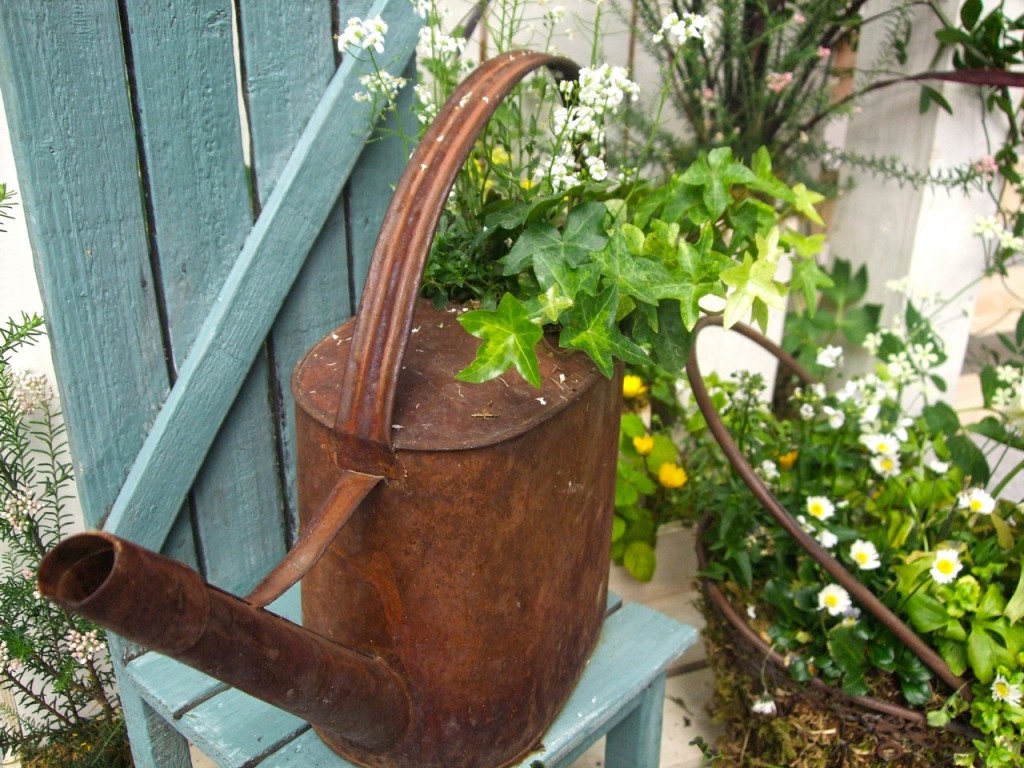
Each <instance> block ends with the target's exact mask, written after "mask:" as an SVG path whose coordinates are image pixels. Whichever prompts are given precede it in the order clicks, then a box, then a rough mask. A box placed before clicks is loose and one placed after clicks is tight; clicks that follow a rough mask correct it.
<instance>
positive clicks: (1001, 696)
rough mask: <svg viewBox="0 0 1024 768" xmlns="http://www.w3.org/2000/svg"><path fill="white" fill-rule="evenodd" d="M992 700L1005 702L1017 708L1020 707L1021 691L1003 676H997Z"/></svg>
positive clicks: (993, 682)
mask: <svg viewBox="0 0 1024 768" xmlns="http://www.w3.org/2000/svg"><path fill="white" fill-rule="evenodd" d="M992 698H993V699H995V700H996V701H1005V702H1006V703H1007V704H1012V705H1013V706H1015V707H1019V706H1020V700H1021V690H1020V686H1019V685H1015V684H1014V683H1011V682H1009V681H1008V680H1007V679H1006V677H1004V676H1003V675H996V678H995V680H993V681H992Z"/></svg>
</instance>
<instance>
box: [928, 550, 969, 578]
mask: <svg viewBox="0 0 1024 768" xmlns="http://www.w3.org/2000/svg"><path fill="white" fill-rule="evenodd" d="M963 567H964V565H963V563H961V562H960V553H959V552H957V551H956V550H955V549H951V548H950V547H940V548H939V549H937V550H935V562H934V563H933V564H932V567H931V570H930V571H929V573H930V574H931V576H932V578H933V579H935V581H937V582H938V583H939V584H949V583H950V582H951V581H953V579H955V578H956V577H957V574H959V573H960V571H961V569H963Z"/></svg>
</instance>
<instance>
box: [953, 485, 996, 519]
mask: <svg viewBox="0 0 1024 768" xmlns="http://www.w3.org/2000/svg"><path fill="white" fill-rule="evenodd" d="M957 506H958V507H959V508H960V509H966V510H968V511H969V512H974V513H977V514H979V515H991V514H992V510H994V509H995V508H996V500H995V499H993V498H992V496H990V495H989V494H988V492H987V491H985V489H984V488H970V489H968V490H967V491H966V492H965V493H961V494H960V498H959V500H958V501H957Z"/></svg>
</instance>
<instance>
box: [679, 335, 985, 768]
mask: <svg viewBox="0 0 1024 768" xmlns="http://www.w3.org/2000/svg"><path fill="white" fill-rule="evenodd" d="M712 325H719V326H720V325H721V318H718V317H712V318H705V319H704V320H702V321H701V323H700V324H699V325H698V328H697V331H698V332H699V331H700V330H701V329H702V328H706V327H708V326H712ZM731 330H733V331H736V332H739V333H740V334H742V335H743V336H745V337H747V338H748V339H750V340H751V341H753V342H754V343H756V344H758V345H759V346H760V347H762V348H763V349H764V350H766V351H767V352H769V353H770V354H772V355H773V356H774V357H775V358H776V359H777V361H778V363H779V364H780V366H782V367H783V368H784V369H785V370H786V371H787V372H788V373H791V374H792V375H793V376H794V377H795V378H796V379H797V380H798V383H799V384H801V385H804V386H807V385H810V384H813V383H814V382H815V379H814V378H813V377H812V376H811V375H810V374H809V373H808V372H807V371H806V370H805V369H804V368H803V367H802V366H801V365H800V364H799V363H798V362H797V361H796V360H795V359H794V358H793V357H792V356H790V355H789V354H788V353H786V352H785V351H784V350H783V349H782V348H781V347H779V346H778V345H777V344H775V343H773V342H771V341H770V340H768V339H766V338H765V337H764V336H762V335H761V334H759V333H757V332H756V331H754V330H753V329H751V328H748V327H746V326H740V325H737V326H733V327H732V328H731ZM695 338H696V334H695ZM687 375H688V377H689V380H690V384H691V388H692V392H693V396H694V400H695V401H696V403H697V405H698V407H699V408H700V410H701V412H702V414H703V416H704V418H705V420H706V422H707V424H708V428H709V431H710V432H711V434H712V435H713V436H714V438H715V440H716V442H717V443H718V445H719V446H720V447H721V449H722V451H723V453H724V454H725V456H726V458H727V459H728V462H729V464H730V466H731V469H732V471H733V472H734V473H735V475H737V476H738V477H739V478H741V479H742V480H743V482H744V484H745V485H746V486H747V487H748V488H749V489H750V491H751V492H752V493H753V495H754V497H755V498H756V503H758V504H760V505H761V506H762V507H763V508H764V510H765V511H767V512H768V513H769V515H770V516H771V518H773V520H774V523H775V524H777V526H778V527H779V528H780V529H782V530H783V531H785V533H786V534H787V535H788V536H789V537H791V538H792V539H794V540H795V541H796V543H797V544H798V545H799V547H800V548H801V549H802V550H803V552H804V553H806V555H807V557H809V558H812V559H813V560H814V561H815V562H816V563H817V564H818V565H819V566H820V567H821V568H822V569H823V570H824V571H825V572H826V573H827V574H828V575H829V577H831V578H832V579H833V580H834V581H835V583H837V584H839V585H841V586H842V587H843V588H844V589H845V590H846V591H847V592H848V593H849V594H850V596H851V597H852V599H853V601H854V602H855V603H856V604H857V605H859V607H860V608H861V609H863V610H864V611H865V612H867V613H870V614H871V615H872V616H873V617H874V618H875V619H877V620H878V621H879V622H880V623H881V625H883V626H884V627H885V629H886V630H888V632H890V633H891V634H892V635H893V636H894V637H895V638H897V639H898V640H899V641H900V642H901V643H902V644H903V645H904V646H906V648H908V649H909V650H910V651H912V652H913V654H914V655H915V656H917V658H919V659H920V660H921V662H923V663H924V665H925V666H926V667H927V668H928V669H929V670H930V671H931V673H932V675H933V677H934V678H937V679H938V680H941V681H943V683H945V685H946V686H947V687H948V692H949V693H952V692H953V691H964V690H967V687H968V686H967V684H966V681H964V680H963V679H961V678H960V677H958V676H957V675H955V674H954V673H953V672H952V671H951V670H950V668H949V666H948V665H947V664H946V662H945V661H944V660H943V659H942V657H941V656H939V655H938V654H937V653H936V652H935V650H933V649H932V648H931V647H930V646H929V645H928V644H927V643H926V642H925V641H924V640H922V639H921V638H920V637H919V636H918V635H917V634H916V633H915V632H914V630H913V629H911V628H910V627H909V626H908V625H907V624H906V623H904V621H903V620H902V619H901V618H900V617H898V616H897V615H896V614H895V613H893V612H892V611H891V610H890V609H889V608H888V607H887V606H886V605H885V604H883V603H882V602H881V601H880V600H879V599H878V598H877V597H876V596H875V595H874V594H872V593H871V591H870V590H869V589H868V588H867V587H866V586H865V585H864V584H863V583H862V582H860V581H859V580H858V579H857V578H856V577H854V576H853V575H852V574H851V573H850V572H849V571H848V570H847V569H846V568H845V567H844V566H843V565H842V564H841V563H840V562H839V561H838V560H836V559H835V558H834V557H833V556H832V555H831V554H830V553H829V551H828V550H827V549H825V548H824V547H823V546H822V545H821V544H819V543H818V542H817V541H816V540H815V538H814V537H813V536H812V535H810V534H809V533H808V532H807V531H805V530H804V528H803V527H802V526H801V525H800V523H799V522H798V521H797V520H796V518H795V517H794V516H793V515H791V514H790V513H789V512H788V511H787V510H786V509H785V507H784V506H783V505H782V503H781V502H780V501H779V500H778V499H777V498H776V497H775V495H774V494H773V493H772V491H771V489H770V488H769V487H768V485H767V484H766V483H765V482H764V481H763V480H762V479H761V477H760V476H759V475H758V473H757V472H756V471H755V470H754V468H753V466H752V465H751V463H750V462H749V461H748V459H747V457H746V456H745V455H744V453H743V452H742V450H741V449H740V448H739V446H738V445H737V443H736V441H735V440H734V438H733V436H732V435H731V434H730V432H729V429H728V428H727V427H726V425H725V423H724V421H723V420H722V418H721V415H720V414H719V413H718V411H717V408H716V406H715V405H714V403H713V401H712V398H711V396H710V394H709V392H708V389H707V387H706V385H705V382H704V379H703V376H702V375H701V372H700V368H699V365H698V363H697V357H696V342H695V343H694V347H693V349H692V350H691V354H690V359H689V362H688V364H687ZM711 522H712V519H711V517H710V516H706V517H705V518H704V519H703V520H702V522H701V524H700V526H699V528H698V537H697V550H698V552H697V554H698V563H699V566H700V568H701V570H702V571H705V570H706V569H707V568H708V566H709V564H710V562H711V561H710V557H711V555H710V553H709V551H708V549H707V548H706V539H705V535H704V534H705V531H706V530H707V529H708V526H709V525H710V524H711ZM702 589H703V596H704V606H703V607H704V614H705V618H706V620H707V625H708V626H707V629H706V641H707V644H708V654H709V658H710V660H711V663H712V667H713V668H714V669H715V672H716V675H718V676H721V677H723V678H728V679H729V680H730V681H733V683H735V681H737V680H742V683H740V686H739V687H742V688H745V690H743V691H731V690H729V684H724V685H720V686H719V687H720V691H724V692H723V695H722V696H721V697H720V698H724V699H725V700H726V701H725V704H724V706H725V708H726V710H728V711H727V712H725V713H724V716H725V719H727V720H728V721H729V722H727V723H726V727H727V730H728V731H729V733H728V737H729V740H730V744H729V745H728V748H726V749H725V750H724V753H725V757H726V764H733V763H730V762H728V761H729V758H732V759H733V760H735V761H737V763H738V764H742V765H752V766H754V765H765V766H767V765H778V764H786V765H794V766H795V765H801V766H804V765H808V766H809V765H822V766H858V767H859V766H873V765H893V766H906V767H907V768H917V767H918V766H940V765H953V759H954V756H955V755H956V754H957V753H962V752H966V751H969V749H970V744H971V738H972V737H974V736H977V735H978V734H977V732H976V731H974V730H973V729H972V728H971V727H970V726H968V725H967V724H966V723H964V722H962V721H960V720H952V721H951V722H949V723H948V724H947V726H946V727H945V728H941V729H940V728H935V727H932V726H930V725H929V724H928V723H927V721H926V716H925V713H924V712H923V711H921V710H918V709H914V708H911V707H908V706H906V705H904V704H903V703H902V702H900V701H898V696H894V698H893V700H891V701H890V700H886V699H885V698H883V697H881V696H882V695H881V694H876V695H875V696H868V695H863V696H858V695H850V694H847V693H846V692H844V691H843V690H842V689H840V688H839V687H837V686H834V685H831V684H829V683H828V682H826V681H825V680H823V679H821V678H820V677H815V676H812V677H811V678H810V680H809V681H807V682H798V681H797V680H795V679H794V677H793V676H792V674H791V673H790V671H789V667H790V666H791V665H792V663H793V661H794V659H793V658H792V657H791V656H789V655H786V654H783V653H779V652H778V651H777V650H776V649H775V648H773V647H772V645H771V644H770V642H769V641H767V640H766V636H763V635H762V634H761V633H760V632H759V631H758V629H757V628H756V627H755V626H753V625H752V623H751V622H750V621H748V618H747V615H746V611H745V610H743V609H742V608H739V607H737V604H736V601H735V600H734V599H733V595H732V590H731V589H730V584H729V583H728V582H722V583H719V582H716V581H714V580H712V579H708V578H704V579H702ZM762 692H763V693H764V694H766V696H764V700H765V702H766V703H769V704H770V710H769V711H765V710H762V712H763V714H777V715H778V716H780V717H783V718H787V719H788V722H790V723H794V724H796V726H795V729H796V730H797V731H798V737H797V738H796V739H795V740H796V741H799V742H802V746H803V747H808V749H807V750H806V752H807V754H803V753H801V754H800V755H795V754H793V753H787V754H786V755H782V754H765V755H764V757H763V759H762V758H761V757H759V756H758V754H757V753H758V751H759V750H760V749H762V748H765V749H766V750H767V751H768V752H769V753H771V751H772V750H773V749H776V748H781V747H779V745H780V744H781V741H780V742H773V740H772V738H771V737H768V738H766V739H760V738H759V736H758V734H759V733H760V729H759V728H758V727H754V726H758V725H760V724H759V723H757V722H756V720H755V719H756V718H758V717H761V716H763V715H759V714H758V713H757V712H758V710H757V708H756V707H755V708H754V711H752V710H751V705H752V704H754V703H755V702H757V701H758V699H759V698H760V697H759V696H758V694H759V693H762ZM876 696H878V697H876ZM802 722H806V723H807V725H806V727H803V726H802V725H800V724H801V723H802ZM769 730H770V729H769ZM748 742H749V743H748ZM762 742H763V743H762ZM780 760H785V761H787V762H784V763H780Z"/></svg>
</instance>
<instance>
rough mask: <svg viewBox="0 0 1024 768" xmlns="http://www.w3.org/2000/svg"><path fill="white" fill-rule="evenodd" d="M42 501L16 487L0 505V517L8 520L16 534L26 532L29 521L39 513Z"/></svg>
mask: <svg viewBox="0 0 1024 768" xmlns="http://www.w3.org/2000/svg"><path fill="white" fill-rule="evenodd" d="M40 507H41V505H40V502H39V499H37V498H36V497H35V496H33V495H32V494H31V493H28V492H27V491H23V490H21V489H20V488H16V489H15V490H14V491H13V492H11V494H10V495H9V496H8V497H7V498H6V499H4V503H3V506H2V507H0V519H2V520H4V521H6V523H7V524H8V525H9V526H10V527H11V530H12V531H13V532H14V533H15V535H18V536H20V535H21V534H23V533H24V532H25V529H26V528H27V527H28V525H29V523H30V522H31V521H32V520H33V519H35V517H36V515H38V514H39V510H40Z"/></svg>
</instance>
